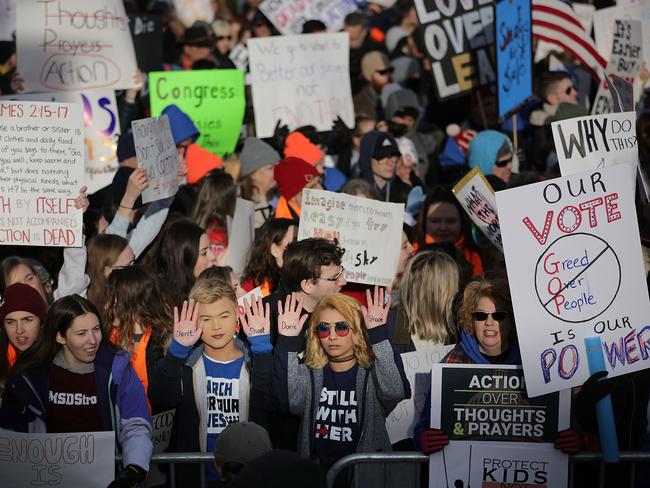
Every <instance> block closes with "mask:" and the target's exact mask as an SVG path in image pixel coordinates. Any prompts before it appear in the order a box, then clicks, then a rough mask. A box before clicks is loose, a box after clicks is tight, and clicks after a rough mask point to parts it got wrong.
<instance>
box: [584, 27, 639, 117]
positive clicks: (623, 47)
mask: <svg viewBox="0 0 650 488" xmlns="http://www.w3.org/2000/svg"><path fill="white" fill-rule="evenodd" d="M642 48H643V34H642V27H641V21H639V20H623V19H616V21H615V30H614V33H613V37H612V51H611V53H612V54H611V56H610V58H609V62H608V63H607V69H606V71H607V73H608V75H609V76H611V75H616V76H618V77H620V78H622V79H623V80H625V81H627V82H628V83H632V84H634V82H635V79H636V77H637V76H638V75H639V72H640V71H641V65H642V63H643V56H642V54H643V53H642ZM615 99H616V97H613V96H612V93H611V89H610V83H608V80H607V79H606V78H605V77H603V80H602V82H601V84H600V86H599V87H598V93H597V94H596V98H595V99H594V103H593V106H592V111H591V113H592V114H604V113H611V112H617V111H620V110H616V107H615V105H616V104H615V103H614V102H615V101H616V100H615ZM627 109H628V110H632V109H633V107H628V108H627Z"/></svg>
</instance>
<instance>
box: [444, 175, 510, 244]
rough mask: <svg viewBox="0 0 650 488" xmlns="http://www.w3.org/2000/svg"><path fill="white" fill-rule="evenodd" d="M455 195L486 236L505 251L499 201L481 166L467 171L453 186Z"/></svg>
mask: <svg viewBox="0 0 650 488" xmlns="http://www.w3.org/2000/svg"><path fill="white" fill-rule="evenodd" d="M453 191H454V196H455V197H456V199H457V200H458V201H459V202H460V204H461V206H462V207H463V209H464V210H465V212H467V215H469V218H470V219H472V222H474V225H476V227H478V228H479V230H480V231H481V232H483V234H485V237H487V238H488V239H489V240H490V242H491V243H492V244H494V245H495V246H496V247H497V249H499V251H501V252H503V242H502V240H501V228H500V227H499V215H498V214H497V201H496V198H495V197H494V190H493V189H492V186H490V183H489V182H488V180H487V179H486V178H485V176H484V175H483V173H481V169H480V168H474V169H473V170H471V171H470V172H469V173H467V174H466V175H465V176H464V177H463V179H462V180H460V181H459V182H458V183H457V184H456V186H454V188H453Z"/></svg>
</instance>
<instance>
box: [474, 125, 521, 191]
mask: <svg viewBox="0 0 650 488" xmlns="http://www.w3.org/2000/svg"><path fill="white" fill-rule="evenodd" d="M516 157H517V156H516V154H514V149H513V147H512V142H510V138H508V136H507V135H505V134H504V133H502V132H497V131H495V130H484V131H482V132H479V133H478V134H476V136H475V137H474V139H472V142H470V143H469V152H468V154H467V161H468V163H469V167H470V168H477V167H478V168H481V171H482V172H483V174H484V175H485V176H486V177H487V179H488V181H489V182H490V184H491V185H492V187H493V188H494V191H499V190H504V189H505V188H506V187H507V186H508V183H509V182H510V177H511V176H512V172H513V170H514V171H517V169H518V167H519V163H518V160H516V159H515V158H516Z"/></svg>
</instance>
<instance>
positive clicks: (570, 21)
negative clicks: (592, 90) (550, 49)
mask: <svg viewBox="0 0 650 488" xmlns="http://www.w3.org/2000/svg"><path fill="white" fill-rule="evenodd" d="M532 10H533V38H536V39H539V40H542V41H545V42H548V43H550V44H554V45H556V46H558V47H559V48H561V49H563V50H564V51H566V52H568V53H569V54H571V55H572V56H573V57H574V58H576V59H577V60H578V61H579V62H580V63H581V64H583V65H584V66H585V67H586V68H588V69H589V70H590V71H591V72H592V73H593V74H594V76H595V77H596V78H598V80H600V79H601V73H602V71H603V70H604V69H605V68H606V67H607V60H605V59H604V58H603V57H602V56H601V55H600V54H599V53H598V50H597V49H596V45H595V43H594V41H593V39H592V38H591V37H590V35H589V33H588V32H586V31H585V30H584V28H583V27H582V24H581V23H580V20H578V16H577V15H576V13H575V11H574V10H573V9H572V8H571V6H570V5H568V4H566V3H564V2H563V1H562V0H532Z"/></svg>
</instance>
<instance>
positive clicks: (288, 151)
mask: <svg viewBox="0 0 650 488" xmlns="http://www.w3.org/2000/svg"><path fill="white" fill-rule="evenodd" d="M284 157H285V158H289V157H296V158H300V159H303V160H305V161H307V162H308V163H309V164H316V163H317V162H319V161H320V160H322V159H323V158H324V157H325V155H324V154H323V151H321V150H320V148H319V147H318V146H317V145H316V144H314V143H313V142H311V141H310V140H309V139H307V137H305V135H304V134H303V133H301V132H298V131H295V132H292V133H291V134H289V135H288V136H287V138H286V140H285V141H284Z"/></svg>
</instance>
